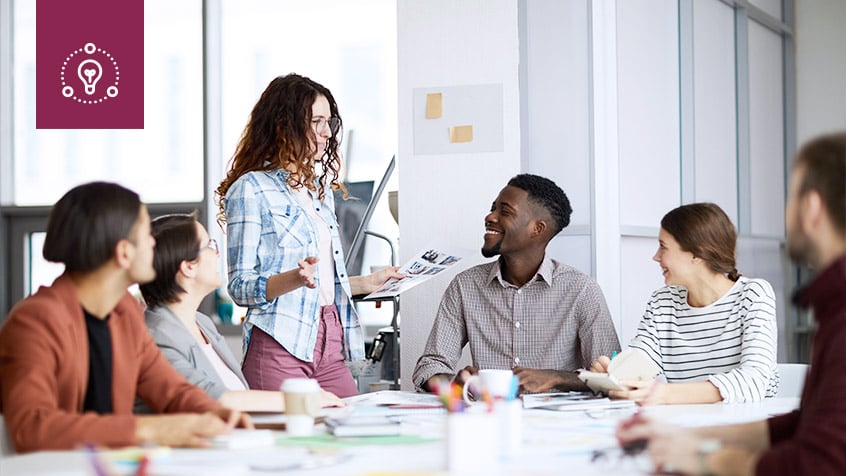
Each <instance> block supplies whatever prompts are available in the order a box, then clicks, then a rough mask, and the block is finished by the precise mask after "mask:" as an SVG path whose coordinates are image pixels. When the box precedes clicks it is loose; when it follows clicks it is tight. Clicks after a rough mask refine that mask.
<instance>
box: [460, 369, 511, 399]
mask: <svg viewBox="0 0 846 476" xmlns="http://www.w3.org/2000/svg"><path fill="white" fill-rule="evenodd" d="M513 379H514V372H512V371H511V370H508V369H483V370H480V371H479V374H478V375H471V376H470V378H468V379H467V380H466V381H465V382H464V389H463V390H462V391H461V394H462V396H463V397H464V401H465V402H467V403H472V400H471V399H470V394H469V393H468V392H469V391H470V386H471V385H472V386H474V387H475V388H477V389H478V390H482V391H487V392H488V395H490V397H491V398H492V399H507V398H510V397H511V396H512V395H511V393H512V392H513V388H512V387H513V384H512V380H513Z"/></svg>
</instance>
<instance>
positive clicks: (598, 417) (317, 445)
mask: <svg viewBox="0 0 846 476" xmlns="http://www.w3.org/2000/svg"><path fill="white" fill-rule="evenodd" d="M379 393H382V394H383V395H396V396H403V395H409V396H413V397H412V398H414V399H415V401H416V400H418V399H419V398H420V397H419V396H418V395H414V394H407V393H406V392H379ZM366 403H367V402H366V401H361V402H356V403H353V404H351V405H350V406H351V407H355V406H356V405H364V404H366ZM798 404H799V399H797V398H771V399H766V400H765V401H764V402H760V403H747V404H725V403H716V404H708V405H664V406H653V407H646V408H645V411H646V413H647V415H650V416H652V417H654V418H658V419H662V420H666V421H668V422H671V423H674V424H677V425H682V426H705V425H709V424H728V423H741V422H748V421H754V420H760V419H764V418H767V417H769V416H772V415H774V414H779V413H785V412H788V411H791V410H793V409H794V408H796V407H797V406H798ZM633 411H634V410H633V409H623V410H620V409H616V410H615V409H612V410H608V411H603V410H601V409H591V410H587V411H572V412H570V411H550V410H537V409H531V410H522V411H521V412H520V413H517V421H519V422H520V423H519V426H518V427H514V426H511V427H507V429H504V428H506V427H503V426H501V425H502V424H503V421H505V420H503V418H504V417H503V414H502V412H501V411H499V410H497V411H495V412H493V413H487V414H486V412H479V413H476V414H474V415H469V414H468V415H466V416H467V417H470V418H462V417H463V416H465V415H460V414H458V415H457V414H452V415H446V414H438V413H434V412H423V413H422V414H419V415H415V414H412V413H411V412H408V413H409V414H407V415H403V416H401V417H399V418H400V421H401V422H402V434H401V435H399V436H391V437H388V436H386V437H365V438H335V437H333V436H331V435H328V434H325V432H324V430H323V429H322V427H317V432H318V433H317V434H315V435H313V436H311V437H305V438H290V437H288V436H287V435H285V433H284V432H274V437H275V445H274V446H272V447H265V448H253V449H241V450H222V449H163V450H161V452H157V453H155V454H153V457H152V463H151V465H150V471H149V473H148V474H150V475H189V474H191V475H195V474H203V475H216V474H221V475H224V474H225V475H228V476H230V475H238V474H249V475H271V474H282V475H291V476H295V475H314V474H320V475H321V476H322V475H329V476H331V475H374V476H375V475H377V474H385V472H395V473H400V474H402V473H404V472H405V473H413V474H415V475H416V476H421V475H424V474H449V470H448V465H450V464H452V465H457V464H465V465H467V464H469V465H470V466H469V468H471V470H467V469H466V468H467V467H465V469H462V470H460V471H454V473H456V474H458V473H460V474H466V473H468V471H469V472H472V470H473V469H478V472H479V473H480V474H500V475H512V474H513V475H517V474H520V475H530V476H531V475H553V474H561V469H562V468H569V469H572V470H574V471H568V472H573V474H583V475H593V474H596V475H600V474H601V475H607V474H608V473H609V471H611V470H613V474H621V475H625V474H644V473H648V472H649V471H650V470H651V467H650V465H649V463H648V461H646V458H644V457H641V458H621V457H620V455H619V454H615V453H614V451H613V450H612V451H611V452H610V453H609V454H610V456H609V457H608V458H605V459H604V460H600V461H598V462H594V461H592V458H593V455H594V451H595V450H598V449H608V448H611V449H613V448H615V447H616V440H615V439H614V436H613V435H614V429H615V427H616V425H617V422H618V421H619V420H620V419H622V418H625V417H627V416H629V415H631V414H632V412H633ZM512 416H513V414H512ZM511 424H512V425H513V420H512V421H511ZM485 425H488V426H485ZM492 428H493V430H492V431H491V429H492ZM515 428H516V432H517V433H515ZM447 435H451V437H450V438H447V437H446V436H447ZM515 435H516V437H517V440H518V441H519V446H517V447H514V449H512V450H511V451H508V450H507V448H506V447H505V446H500V445H504V444H505V443H504V442H503V440H502V439H503V438H508V437H514V436H515ZM503 448H506V449H503ZM450 452H452V455H453V456H455V455H456V454H459V455H461V456H462V458H460V459H454V458H450ZM91 457H92V456H91V454H89V453H88V452H85V451H51V452H37V453H30V454H24V455H15V456H11V457H5V458H3V459H2V460H0V474H2V475H4V476H5V475H24V476H29V475H33V476H34V475H52V476H72V475H73V476H76V475H79V476H83V475H85V476H88V475H91V474H94V472H93V471H92V469H91V468H92V461H91ZM99 457H100V459H101V460H106V461H107V464H108V465H110V466H111V470H110V473H114V474H130V475H131V474H135V465H134V464H130V463H128V462H126V461H125V460H121V457H122V456H121V454H120V453H119V452H109V451H106V452H102V453H100V454H99ZM467 461H469V463H467ZM453 468H455V466H453ZM316 469H317V470H318V471H315V470H316Z"/></svg>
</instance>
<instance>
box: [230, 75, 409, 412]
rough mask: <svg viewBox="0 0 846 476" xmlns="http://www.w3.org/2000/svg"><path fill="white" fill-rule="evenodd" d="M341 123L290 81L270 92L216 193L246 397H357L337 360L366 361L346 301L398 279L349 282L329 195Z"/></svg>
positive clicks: (313, 86) (313, 89)
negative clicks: (283, 391) (309, 391)
mask: <svg viewBox="0 0 846 476" xmlns="http://www.w3.org/2000/svg"><path fill="white" fill-rule="evenodd" d="M341 124H342V123H341V118H340V116H339V115H338V106H337V104H336V103H335V99H334V97H333V96H332V93H331V92H330V91H329V90H328V89H327V88H325V87H324V86H322V85H320V84H318V83H316V82H314V81H312V80H310V79H308V78H306V77H303V76H300V75H297V74H289V75H287V76H280V77H277V78H276V79H274V80H273V81H271V83H270V84H269V85H268V86H267V88H266V89H265V90H264V92H263V93H262V95H261V98H259V100H258V102H257V103H256V105H255V106H254V108H253V111H252V113H251V115H250V120H249V122H248V123H247V126H246V127H245V128H244V132H243V134H242V136H241V140H240V142H239V143H238V147H237V148H236V150H235V154H234V156H233V158H232V163H231V167H230V169H229V171H228V172H227V174H226V177H225V178H224V180H223V181H222V182H221V184H220V186H219V187H218V188H217V191H216V195H217V197H218V203H219V206H220V215H219V217H218V218H219V220H220V221H221V222H222V223H223V222H225V223H226V229H227V241H228V250H227V251H228V258H229V285H228V290H229V294H230V295H231V297H232V299H233V300H234V301H235V302H236V303H237V304H238V305H240V306H245V307H247V308H248V311H247V318H246V322H245V324H244V325H245V332H244V335H245V337H244V338H245V344H246V349H247V350H246V354H245V356H244V363H243V366H242V369H243V371H244V375H245V376H246V378H247V382H249V384H250V387H251V388H257V389H265V390H276V389H278V388H279V386H280V385H281V383H282V382H283V381H284V380H285V379H287V378H291V377H308V378H315V379H317V381H318V382H319V383H320V385H321V386H322V387H323V388H324V389H326V390H328V391H330V392H333V393H335V394H337V395H338V396H341V397H346V396H350V395H355V394H357V393H358V391H357V388H356V385H355V382H354V381H353V378H352V375H351V374H350V372H349V370H348V369H347V367H346V365H345V360H362V359H364V335H363V331H362V327H361V323H360V322H359V319H358V316H357V315H356V313H355V310H354V309H353V306H352V296H353V295H356V294H367V293H370V292H372V291H373V290H375V289H376V288H378V287H379V286H380V285H381V284H382V283H384V282H385V281H386V280H387V279H388V278H390V277H397V278H399V277H402V276H401V275H399V274H398V273H397V268H386V269H383V270H381V271H379V272H377V273H374V274H371V275H368V276H352V277H351V276H348V275H347V270H346V268H345V266H344V252H343V250H342V249H341V239H340V235H339V233H338V222H337V218H336V217H335V212H334V208H335V204H334V198H333V195H332V191H333V190H336V189H341V190H344V189H343V185H342V184H341V182H340V181H339V180H338V172H339V170H340V167H341V160H340V155H339V137H340V129H341Z"/></svg>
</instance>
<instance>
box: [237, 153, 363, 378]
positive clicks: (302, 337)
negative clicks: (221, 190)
mask: <svg viewBox="0 0 846 476" xmlns="http://www.w3.org/2000/svg"><path fill="white" fill-rule="evenodd" d="M287 177H288V172H286V171H284V170H282V169H277V170H273V171H268V172H262V171H258V172H249V173H247V174H245V175H243V176H241V177H240V178H239V179H238V180H236V181H235V183H233V184H232V186H231V187H230V188H229V191H227V192H226V197H225V199H224V202H223V204H224V211H225V213H226V223H227V242H228V247H227V256H228V261H229V285H228V289H229V294H230V295H231V296H232V299H233V300H234V301H235V302H236V303H238V305H239V306H245V307H247V308H249V309H248V311H247V320H246V324H245V328H244V334H245V338H244V349H245V350H246V348H247V346H248V345H249V338H250V333H251V331H252V327H253V326H256V327H258V328H259V329H261V330H263V331H264V332H266V333H267V334H268V335H270V336H272V337H273V338H274V339H275V340H276V341H277V342H279V343H280V344H281V345H282V346H283V347H284V348H285V349H286V350H287V351H288V352H290V353H291V354H292V355H294V356H295V357H297V358H298V359H300V360H303V361H305V362H312V361H313V360H314V346H315V344H316V342H317V330H318V327H319V322H320V304H319V300H320V292H319V289H320V282H319V281H318V280H319V272H318V271H317V270H316V271H315V273H314V279H315V280H316V281H318V282H317V288H315V289H309V288H307V287H300V288H297V289H296V290H294V291H291V292H289V293H286V294H283V295H281V296H279V297H277V298H276V299H273V300H270V301H268V300H267V295H266V290H267V279H268V278H269V277H270V276H273V275H274V274H279V273H281V272H284V271H288V270H290V269H294V268H296V267H297V261H299V260H301V259H303V258H305V257H307V256H318V255H319V254H318V253H319V250H318V245H317V240H318V238H317V229H316V227H315V224H314V223H313V222H312V220H311V218H310V217H309V216H308V214H307V213H306V211H305V210H303V208H302V206H301V205H300V202H299V201H298V200H297V198H296V196H295V195H294V192H293V190H292V189H291V188H290V187H289V186H288V183H287V182H286V179H287ZM314 206H315V210H316V212H317V213H318V214H319V215H320V216H321V217H322V218H323V219H324V220H326V223H327V224H328V225H329V232H330V233H331V235H332V255H333V257H334V261H335V263H334V265H335V304H337V305H338V310H339V313H340V315H341V325H342V326H343V328H344V352H345V357H346V359H347V360H362V359H364V335H363V331H362V328H361V324H360V322H359V319H358V315H357V314H356V313H355V309H354V308H353V306H352V298H351V296H352V292H351V291H350V281H349V276H347V270H346V267H345V266H344V253H343V250H342V248H341V237H340V234H339V233H338V220H337V218H336V217H335V200H334V197H333V195H332V191H331V190H328V189H327V190H326V195H325V198H324V200H323V201H322V202H321V201H319V200H318V199H317V198H315V199H314ZM327 264H329V263H323V262H322V261H321V262H319V263H317V266H318V267H320V266H326V265H327Z"/></svg>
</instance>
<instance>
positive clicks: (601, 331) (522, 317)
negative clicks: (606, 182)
mask: <svg viewBox="0 0 846 476" xmlns="http://www.w3.org/2000/svg"><path fill="white" fill-rule="evenodd" d="M571 213H572V208H570V201H569V200H568V199H567V195H565V194H564V192H563V191H562V190H561V188H560V187H558V185H556V184H555V183H554V182H552V181H551V180H549V179H547V178H544V177H540V176H537V175H530V174H522V175H517V176H516V177H514V178H512V179H511V180H510V181H509V182H508V185H507V186H506V187H505V188H503V189H502V191H501V192H500V193H499V196H497V198H496V200H494V202H493V204H492V205H491V211H490V213H489V214H488V215H487V216H486V217H485V236H484V244H483V245H482V255H483V256H485V257H488V258H491V257H494V256H499V258H498V259H497V260H495V261H492V262H490V263H485V264H481V265H478V266H475V267H473V268H470V269H468V270H466V271H463V272H462V273H460V274H458V275H457V276H456V277H455V279H453V281H452V282H451V283H450V285H449V287H448V288H447V290H446V292H445V293H444V296H443V299H442V300H441V305H440V308H439V309H438V314H437V316H436V317H435V323H434V325H433V326H432V331H431V333H430V334H429V340H428V342H427V343H426V348H425V349H424V351H423V355H422V356H421V357H420V359H419V360H418V361H417V366H416V368H415V369H414V376H413V380H414V385H415V386H416V387H417V388H418V389H421V390H429V389H430V388H429V385H430V383H432V382H434V381H435V380H439V379H445V378H448V379H453V378H454V379H455V380H456V381H457V382H459V383H461V382H463V381H464V380H465V379H466V378H467V377H468V376H469V375H470V374H473V373H476V372H477V369H513V370H514V373H515V374H517V375H518V377H519V378H520V388H521V390H522V391H524V392H545V391H548V390H550V389H553V388H556V389H561V390H587V387H585V386H584V384H582V382H581V381H580V380H579V379H578V377H577V376H576V374H575V373H573V372H572V371H573V370H575V369H577V368H580V367H583V368H587V367H589V366H590V363H591V361H592V359H594V358H595V357H597V356H599V355H603V354H608V353H610V352H613V351H615V350H618V349H619V348H620V343H619V340H618V339H617V333H616V331H615V330H614V325H613V324H612V322H611V317H610V315H609V313H608V306H607V304H606V303H605V297H604V296H603V295H602V291H601V290H600V289H599V286H598V285H597V284H596V283H595V282H594V281H593V280H592V279H591V278H590V277H588V276H587V275H585V274H583V273H581V272H579V271H577V270H576V269H574V268H572V267H570V266H567V265H565V264H563V263H559V262H558V261H556V260H554V259H552V258H550V257H549V256H548V255H547V254H546V247H547V245H548V244H549V241H550V240H552V238H553V237H554V236H555V235H557V234H558V232H560V231H561V230H562V229H563V228H564V227H566V226H567V225H568V224H569V223H570V214H571ZM468 344H469V346H470V353H471V355H472V357H473V364H472V365H471V366H468V367H465V368H464V369H463V370H461V371H460V372H458V373H456V368H455V366H456V364H457V363H458V360H459V358H460V357H461V352H462V350H463V349H464V346H466V345H468Z"/></svg>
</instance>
